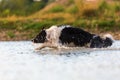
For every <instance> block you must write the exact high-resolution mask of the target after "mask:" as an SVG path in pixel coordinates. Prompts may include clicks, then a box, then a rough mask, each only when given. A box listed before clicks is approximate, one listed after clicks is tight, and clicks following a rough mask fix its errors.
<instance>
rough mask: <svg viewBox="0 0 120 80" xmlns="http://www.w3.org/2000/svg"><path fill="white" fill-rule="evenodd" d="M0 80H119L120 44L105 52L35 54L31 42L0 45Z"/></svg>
mask: <svg viewBox="0 0 120 80" xmlns="http://www.w3.org/2000/svg"><path fill="white" fill-rule="evenodd" d="M0 80H120V41H115V43H114V44H113V46H111V47H110V48H107V49H89V48H73V49H64V50H63V49H61V50H52V49H46V50H45V49H44V50H42V51H35V50H34V47H33V45H32V43H31V42H29V41H19V42H17V41H16V42H12V41H10V42H0Z"/></svg>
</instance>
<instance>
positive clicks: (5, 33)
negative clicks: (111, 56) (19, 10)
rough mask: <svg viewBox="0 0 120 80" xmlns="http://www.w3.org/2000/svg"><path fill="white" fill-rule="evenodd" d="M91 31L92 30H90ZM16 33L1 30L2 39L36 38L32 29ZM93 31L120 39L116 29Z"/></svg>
mask: <svg viewBox="0 0 120 80" xmlns="http://www.w3.org/2000/svg"><path fill="white" fill-rule="evenodd" d="M89 32H91V31H89ZM13 33H14V34H12V31H0V41H26V40H27V41H28V40H31V39H32V38H34V37H35V36H36V35H37V33H36V34H34V35H32V33H34V32H32V31H21V32H18V31H13ZM92 33H95V34H98V35H101V36H102V35H104V34H107V33H109V34H111V35H112V36H113V38H114V39H115V40H120V32H119V31H116V32H113V31H103V32H102V31H101V32H99V31H98V32H97V31H92Z"/></svg>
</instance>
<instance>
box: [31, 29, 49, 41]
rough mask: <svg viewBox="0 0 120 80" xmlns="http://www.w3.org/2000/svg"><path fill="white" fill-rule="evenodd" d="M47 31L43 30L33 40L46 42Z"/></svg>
mask: <svg viewBox="0 0 120 80" xmlns="http://www.w3.org/2000/svg"><path fill="white" fill-rule="evenodd" d="M46 35H47V34H46V31H45V30H42V31H41V32H40V33H39V34H38V35H37V36H36V37H35V38H34V39H33V40H32V42H34V43H44V42H45V41H46Z"/></svg>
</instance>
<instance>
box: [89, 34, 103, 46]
mask: <svg viewBox="0 0 120 80" xmlns="http://www.w3.org/2000/svg"><path fill="white" fill-rule="evenodd" d="M103 44H104V40H103V39H102V38H101V37H100V36H93V38H92V39H91V42H90V47H91V48H102V47H103Z"/></svg>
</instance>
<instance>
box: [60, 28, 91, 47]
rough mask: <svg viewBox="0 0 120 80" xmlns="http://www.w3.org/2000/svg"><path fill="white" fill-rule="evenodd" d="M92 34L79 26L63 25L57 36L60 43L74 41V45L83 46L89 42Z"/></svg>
mask: <svg viewBox="0 0 120 80" xmlns="http://www.w3.org/2000/svg"><path fill="white" fill-rule="evenodd" d="M92 37H93V35H92V34H90V33H88V32H86V31H84V30H82V29H79V28H74V27H65V28H64V29H63V30H62V31H61V35H60V37H59V39H60V41H61V43H62V44H69V43H71V42H72V43H74V44H75V45H76V46H84V45H85V44H87V43H89V42H90V40H91V39H92Z"/></svg>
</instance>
